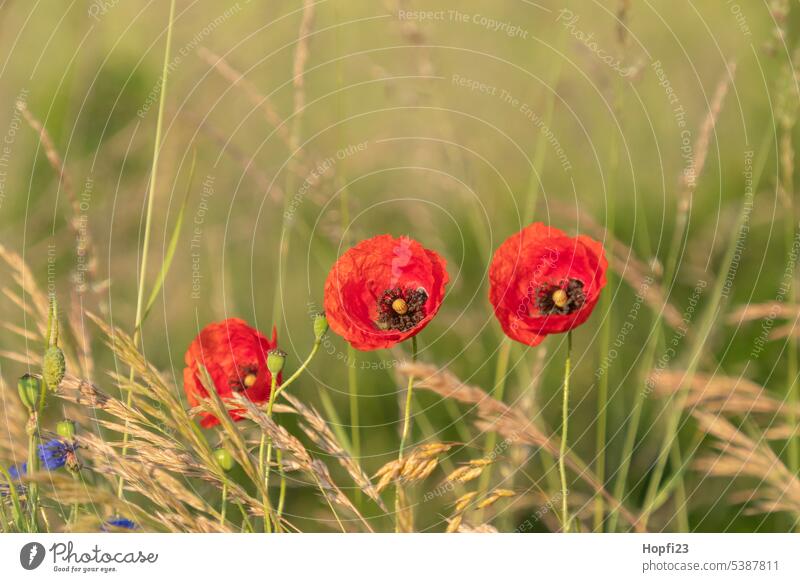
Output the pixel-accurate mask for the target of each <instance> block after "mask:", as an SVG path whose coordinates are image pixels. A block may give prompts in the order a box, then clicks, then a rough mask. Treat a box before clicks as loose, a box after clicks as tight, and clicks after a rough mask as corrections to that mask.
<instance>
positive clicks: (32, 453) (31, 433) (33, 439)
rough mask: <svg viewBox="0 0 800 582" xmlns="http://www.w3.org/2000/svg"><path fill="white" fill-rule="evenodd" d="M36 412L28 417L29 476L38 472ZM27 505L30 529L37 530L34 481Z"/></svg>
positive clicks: (35, 487)
mask: <svg viewBox="0 0 800 582" xmlns="http://www.w3.org/2000/svg"><path fill="white" fill-rule="evenodd" d="M46 390H47V387H45V386H42V392H44V391H46ZM38 416H39V415H38V413H37V412H35V411H34V412H32V413H31V415H30V418H29V419H28V424H29V426H28V470H27V474H28V476H29V477H33V476H34V475H35V474H36V473H38V472H39V454H38V451H37V444H38V438H37V436H36V435H37V433H38V432H39V422H38ZM28 506H29V508H30V520H31V523H30V525H31V531H32V532H36V531H37V529H38V528H37V525H36V524H37V519H36V512H37V510H38V507H39V486H38V484H37V483H36V482H34V481H31V482H30V483H29V484H28Z"/></svg>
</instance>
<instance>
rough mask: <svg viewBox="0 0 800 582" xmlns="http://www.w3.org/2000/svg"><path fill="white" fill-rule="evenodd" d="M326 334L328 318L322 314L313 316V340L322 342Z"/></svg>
mask: <svg viewBox="0 0 800 582" xmlns="http://www.w3.org/2000/svg"><path fill="white" fill-rule="evenodd" d="M326 333H328V318H327V317H325V313H324V312H323V313H318V314H316V315H315V316H314V340H315V341H318V342H319V341H322V338H324V337H325V334H326Z"/></svg>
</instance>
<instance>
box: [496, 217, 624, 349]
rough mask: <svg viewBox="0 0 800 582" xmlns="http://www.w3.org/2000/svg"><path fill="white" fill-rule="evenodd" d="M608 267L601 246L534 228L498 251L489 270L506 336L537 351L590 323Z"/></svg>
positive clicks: (537, 225)
mask: <svg viewBox="0 0 800 582" xmlns="http://www.w3.org/2000/svg"><path fill="white" fill-rule="evenodd" d="M607 268H608V261H606V256H605V252H604V251H603V245H602V244H600V243H599V242H597V241H595V240H593V239H591V238H589V237H587V236H577V237H574V238H572V237H569V236H567V235H566V234H564V233H563V232H562V231H560V230H558V229H557V228H551V227H549V226H546V225H544V224H542V223H535V224H531V225H530V226H528V227H526V228H524V229H522V230H521V231H520V232H518V233H517V234H515V235H513V236H511V237H509V238H508V239H507V240H506V241H505V242H504V243H503V244H502V245H500V248H498V249H497V252H496V253H495V255H494V258H493V259H492V264H491V266H490V267H489V281H490V290H489V300H490V301H491V302H492V305H493V306H494V313H495V316H496V317H497V319H498V321H500V325H502V326H503V331H504V332H505V333H506V335H508V336H509V337H510V338H512V339H515V340H517V341H519V342H522V343H524V344H528V345H530V346H535V345H537V344H539V343H541V342H542V340H544V338H545V336H547V335H549V334H551V333H563V332H565V331H569V330H571V329H573V328H575V327H577V326H579V325H580V324H582V323H583V322H584V321H586V320H587V319H588V317H589V315H591V313H592V310H593V309H594V306H595V305H596V304H597V300H598V298H599V297H600V291H601V290H602V289H603V287H604V286H605V284H606V269H607Z"/></svg>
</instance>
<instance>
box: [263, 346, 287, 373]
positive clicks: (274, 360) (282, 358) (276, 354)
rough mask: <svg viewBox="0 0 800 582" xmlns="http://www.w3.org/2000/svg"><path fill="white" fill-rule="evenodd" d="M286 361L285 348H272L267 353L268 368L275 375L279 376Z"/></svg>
mask: <svg viewBox="0 0 800 582" xmlns="http://www.w3.org/2000/svg"><path fill="white" fill-rule="evenodd" d="M285 363H286V352H284V351H283V350H270V352H269V353H268V354H267V369H268V370H269V373H270V374H272V375H273V376H277V375H278V374H280V373H281V370H283V365H284V364H285Z"/></svg>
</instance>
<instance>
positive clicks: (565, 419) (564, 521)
mask: <svg viewBox="0 0 800 582" xmlns="http://www.w3.org/2000/svg"><path fill="white" fill-rule="evenodd" d="M571 373H572V331H568V332H567V358H566V360H565V361H564V393H563V399H562V404H561V450H560V451H559V455H558V472H559V474H560V476H561V527H562V529H563V531H564V532H565V533H566V532H569V523H570V522H569V504H568V503H567V495H568V493H569V490H568V488H567V467H566V462H565V460H566V456H567V450H568V447H567V429H568V427H569V377H570V375H571Z"/></svg>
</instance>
